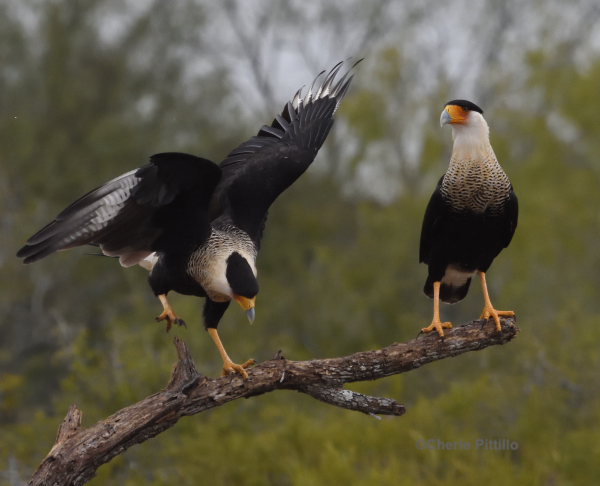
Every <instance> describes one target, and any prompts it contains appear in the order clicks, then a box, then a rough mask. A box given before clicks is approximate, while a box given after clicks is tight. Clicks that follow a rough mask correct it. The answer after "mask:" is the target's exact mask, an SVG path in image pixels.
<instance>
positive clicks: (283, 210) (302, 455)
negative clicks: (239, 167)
mask: <svg viewBox="0 0 600 486" xmlns="http://www.w3.org/2000/svg"><path fill="white" fill-rule="evenodd" d="M351 56H352V57H354V58H358V57H363V56H364V57H366V60H365V61H364V63H363V65H362V66H361V68H360V69H359V72H358V75H357V76H356V78H355V81H354V83H353V86H352V89H351V90H350V92H349V94H348V96H347V98H346V100H345V101H344V103H343V104H342V107H341V109H340V111H339V113H338V114H336V123H335V125H334V128H333V130H332V132H331V134H330V136H329V139H328V140H327V142H326V144H325V146H324V147H323V149H322V150H321V153H320V154H319V156H318V158H317V160H316V162H315V163H314V165H313V166H312V167H311V169H310V170H309V171H308V173H307V174H306V175H305V176H303V177H302V178H301V179H300V180H299V181H298V183H297V184H295V185H294V186H293V187H292V188H291V189H290V190H288V191H287V192H286V193H285V194H284V195H283V196H282V197H281V198H280V199H279V200H278V201H277V203H276V204H275V205H274V207H273V208H272V210H271V213H270V217H269V221H268V224H267V229H266V232H265V236H264V239H263V248H262V251H261V253H260V255H259V259H258V268H259V281H260V285H261V293H260V295H259V297H258V299H257V319H256V322H255V324H254V325H253V326H251V327H250V326H248V325H247V322H245V316H244V315H243V313H241V312H236V310H235V309H233V310H231V311H230V312H228V313H227V314H226V317H225V319H224V320H223V321H222V325H221V327H220V331H221V335H222V337H223V340H224V342H225V343H226V344H227V349H228V351H229V353H230V355H231V356H232V357H233V359H234V360H238V361H241V360H244V359H246V358H248V357H250V356H253V357H255V358H256V359H258V360H259V361H263V360H265V359H269V358H270V357H271V356H272V355H273V354H274V353H275V352H276V351H277V350H279V349H282V350H283V353H284V355H285V356H287V357H288V358H291V359H310V358H313V357H333V356H342V355H345V354H349V353H352V352H355V351H360V350H367V349H374V348H380V347H383V346H386V345H389V344H391V343H392V342H394V341H404V340H408V339H410V338H413V337H414V336H415V335H416V333H417V332H418V330H419V329H420V328H421V327H423V326H424V325H427V324H429V322H430V321H431V312H432V303H431V301H430V300H429V299H427V298H426V297H425V296H424V295H423V294H422V286H423V283H424V280H425V275H426V267H425V266H424V265H419V264H418V241H419V233H420V224H421V220H422V216H423V212H424V209H425V206H426V204H427V201H428V199H429V196H430V194H431V192H432V191H433V189H434V187H435V183H436V181H437V179H438V178H439V177H440V175H441V174H442V173H443V172H444V170H445V168H446V167H447V164H448V161H449V158H450V151H451V136H450V130H449V129H446V130H440V129H439V125H438V117H439V114H440V112H441V110H442V107H443V104H444V103H445V102H446V101H447V100H448V99H453V98H466V99H470V100H473V101H475V102H476V103H478V104H479V105H480V106H482V107H483V109H484V110H485V114H486V118H487V120H488V123H489V125H490V128H491V139H492V145H493V147H494V149H495V151H496V154H497V155H498V158H499V160H500V162H501V164H502V165H503V167H504V169H505V171H506V172H507V174H508V175H509V177H510V179H511V181H512V182H513V186H514V187H515V191H516V192H517V195H518V197H519V202H520V222H519V227H518V229H517V232H516V235H515V238H514V240H513V243H512V244H511V246H510V247H509V248H508V249H507V250H505V251H504V252H503V253H502V254H501V256H500V257H499V258H498V259H497V260H496V262H495V264H494V265H493V266H492V268H491V271H490V273H489V276H488V284H489V287H490V290H491V296H492V301H493V302H494V303H495V305H496V306H497V307H498V308H501V309H503V308H507V309H514V310H515V312H516V314H517V316H518V319H519V320H518V323H519V326H520V327H521V333H520V335H519V338H518V339H517V340H516V341H514V342H513V343H511V344H510V345H509V346H506V347H503V348H497V349H487V350H485V351H483V352H481V353H470V354H469V355H466V356H461V357H459V358H457V359H455V360H450V361H444V362H441V363H433V364H431V365H429V366H427V367H425V368H423V369H419V370H415V371H413V372H411V373H409V374H406V375H402V376H396V377H392V378H388V379H386V380H381V381H378V382H375V383H366V384H358V385H356V386H355V387H354V389H356V390H357V391H361V392H364V393H370V394H377V395H383V396H389V397H393V398H395V399H397V400H399V401H401V402H403V403H405V404H406V405H407V408H408V413H407V414H406V415H405V416H404V417H402V418H384V419H383V420H382V421H376V420H373V419H372V418H371V417H367V416H364V415H360V414H357V413H352V412H346V411H343V410H340V409H337V408H332V407H329V406H327V405H324V404H321V403H318V402H315V401H314V400H312V399H310V398H307V397H304V396H302V395H299V394H294V393H283V392H278V393H274V394H270V395H267V396H261V397H255V398H253V399H252V400H247V401H238V402H234V403H231V404H228V405H227V406H225V407H223V408H221V409H217V410H213V411H211V412H209V413H204V414H202V415H200V416H196V417H191V418H187V419H183V420H182V421H180V422H179V423H178V424H177V426H176V427H175V428H174V429H171V430H169V431H168V432H166V433H164V434H162V435H160V436H159V437H157V438H155V439H153V440H151V441H149V442H146V443H145V444H143V445H141V446H135V447H133V448H132V449H130V450H129V451H127V452H126V453H125V454H123V455H121V456H119V457H118V458H116V459H115V460H113V461H112V462H110V463H109V464H107V465H105V466H102V467H101V468H100V469H99V471H98V477H97V478H96V479H94V480H93V481H92V482H91V483H90V484H96V485H100V484H123V485H138V484H144V485H171V484H181V485H205V484H206V485H208V484H211V485H213V484H224V485H303V484H311V485H312V484H315V485H321V484H323V485H325V484H327V485H337V484H340V485H342V484H343V485H346V484H358V485H373V484H394V485H397V484H406V485H415V484H427V485H431V484H440V485H441V484H455V483H460V484H465V485H471V484H472V485H475V484H481V483H484V484H488V485H504V484H507V483H510V484H519V485H521V484H522V485H531V484H540V485H558V484H561V485H562V484H573V485H574V484H593V483H595V481H597V478H598V477H600V447H599V446H598V443H599V442H600V425H599V423H600V421H599V419H600V374H599V371H598V370H599V369H600V359H599V353H598V346H599V345H598V339H597V337H595V336H597V329H598V327H597V326H598V324H599V321H600V319H599V318H598V315H599V312H600V299H599V298H598V289H599V288H600V245H599V244H598V242H599V241H600V191H599V179H600V161H599V154H600V117H599V116H598V114H599V113H600V8H598V4H597V1H595V0H577V1H571V2H562V1H559V0H544V1H542V0H538V1H532V2H527V3H524V2H520V1H516V0H515V1H507V2H502V3H501V2H494V1H492V0H485V1H481V2H476V3H475V2H465V1H460V0H456V1H450V2H445V3H443V4H442V3H440V2H435V1H433V0H424V1H423V0H421V1H417V0H408V1H405V2H394V1H391V0H388V1H385V0H383V1H379V2H367V1H358V0H353V1H341V0H340V1H335V2H317V1H302V0H294V1H282V2H276V3H274V2H267V1H257V0H253V1H250V2H244V1H242V0H227V1H223V2H209V1H200V0H196V1H195V0H178V1H174V2H164V1H160V0H146V1H142V2H139V1H135V2H134V1H133V0H129V1H125V2H123V1H117V0H91V1H90V0H73V1H69V2H62V1H59V0H54V1H45V2H42V1H39V0H0V232H1V238H2V245H1V246H0V272H1V275H2V278H1V279H0V312H1V314H2V316H3V319H2V320H1V321H0V336H1V337H0V483H1V484H7V485H11V486H12V485H16V484H22V483H23V482H24V481H25V479H26V478H27V477H28V476H29V475H30V474H31V473H32V472H33V470H34V468H35V467H36V466H37V465H38V464H39V463H40V461H41V460H42V459H43V457H44V456H45V455H46V454H47V452H48V451H49V449H50V448H51V446H52V444H53V442H54V438H55V433H56V429H57V427H58V424H59V423H60V421H61V420H62V418H63V417H64V415H65V413H66V412H67V410H68V406H69V404H70V403H76V404H77V406H78V407H79V408H80V409H81V410H82V411H83V413H84V415H83V417H84V420H83V425H84V426H89V425H91V424H93V423H95V422H96V421H98V420H100V419H103V418H105V417H106V416H108V415H109V414H111V413H113V412H115V411H116V410H118V409H120V408H122V407H124V406H126V405H129V404H131V403H134V402H136V401H138V400H140V399H142V398H144V397H146V396H147V395H149V394H151V393H153V392H155V391H157V390H159V389H160V388H162V387H164V386H165V385H166V383H167V381H168V378H169V375H170V371H171V365H172V363H173V362H174V361H175V359H176V356H175V351H174V348H173V345H172V343H171V340H172V336H167V335H165V332H164V324H162V323H161V324H156V323H154V321H153V318H154V316H155V315H157V314H158V313H159V311H160V310H161V309H160V305H159V303H158V301H157V300H156V299H155V298H154V296H153V295H152V293H151V291H150V289H149V287H148V286H147V284H146V274H145V271H143V270H142V269H139V268H133V269H128V270H124V269H121V268H120V267H119V265H118V263H117V262H115V261H114V260H110V259H103V258H93V257H89V256H86V255H84V253H85V251H86V250H82V249H78V250H72V251H70V252H66V253H61V254H56V255H53V256H52V257H50V258H48V259H45V260H43V261H41V262H39V263H37V264H35V265H32V266H27V267H24V266H22V265H21V263H20V261H19V260H17V259H16V258H15V256H14V255H15V253H16V251H17V250H18V248H20V246H22V244H23V243H24V241H25V240H26V238H27V237H29V236H30V235H31V234H32V233H33V232H34V231H36V230H38V229H39V228H40V227H41V226H43V225H44V224H46V223H47V222H48V221H50V220H51V219H52V218H54V216H55V215H56V214H57V213H58V212H59V211H60V210H61V209H63V208H64V207H65V206H66V205H67V204H69V203H70V202H72V201H73V200H74V199H76V198H77V197H79V196H80V195H82V194H84V193H85V192H87V191H88V190H90V189H91V188H93V187H96V186H97V185H99V184H101V183H103V182H105V181H106V180H108V179H110V178H113V177H115V176H117V175H119V174H122V173H124V172H126V171H128V170H131V169H133V168H135V167H139V166H141V165H143V164H144V163H145V162H146V160H147V159H148V157H149V156H150V155H152V154H154V153H157V152H161V151H188V152H191V153H194V154H197V155H201V156H204V157H207V158H210V159H212V160H214V161H220V160H221V159H222V158H224V157H225V155H226V154H227V153H228V151H229V150H231V149H232V148H234V147H235V146H237V145H238V144H239V143H240V142H242V141H244V140H246V139H247V138H249V137H250V136H251V135H253V134H255V133H256V132H257V130H258V129H259V128H260V126H261V125H262V124H264V123H269V122H270V121H271V120H272V118H273V115H274V114H275V113H276V112H279V111H280V110H281V109H282V108H283V106H284V103H285V101H286V100H288V99H290V98H291V96H292V95H293V94H294V93H295V91H296V90H297V89H298V88H299V87H300V86H302V85H307V84H309V83H310V82H311V81H312V77H314V75H315V74H316V73H318V72H319V71H321V70H322V69H328V68H330V67H331V66H333V64H335V62H337V61H338V60H343V59H347V58H348V57H351ZM172 302H173V305H174V307H175V308H176V309H177V312H178V313H179V314H180V315H182V316H184V317H185V319H186V321H187V323H188V327H189V328H188V329H187V330H184V329H176V330H175V332H176V334H177V335H179V336H180V337H182V338H183V339H185V341H186V343H187V345H188V346H189V347H190V349H191V351H192V355H193V357H194V360H195V362H196V365H197V367H198V369H199V370H200V371H201V372H203V373H206V374H209V375H212V376H214V375H216V374H217V373H218V372H219V369H220V359H219V356H218V354H217V352H216V350H215V348H214V345H213V344H212V342H211V340H210V339H208V338H207V336H206V335H205V334H204V331H203V328H202V324H201V305H202V301H201V300H199V299H194V298H191V297H180V296H174V297H173V300H172ZM482 306H483V300H482V297H481V290H480V289H479V286H478V285H474V286H473V288H472V290H471V293H470V295H469V296H468V298H467V299H466V300H465V301H463V302H462V303H460V304H458V305H456V306H452V307H450V306H443V307H442V316H443V318H447V319H449V320H451V321H452V322H453V323H454V324H455V325H457V324H460V323H462V322H466V321H469V320H471V319H473V318H476V317H478V316H479V314H480V312H481V309H482ZM490 331H491V327H490ZM431 438H433V439H436V440H437V439H440V440H442V441H444V442H447V441H458V440H461V439H462V441H470V442H471V443H472V444H474V443H475V440H476V439H490V440H494V439H503V438H504V439H509V440H510V441H513V442H517V443H518V449H517V450H512V451H489V450H488V451H485V450H474V449H473V448H472V449H471V450H469V451H465V450H463V451H444V450H425V451H422V450H418V449H417V448H416V447H415V441H416V440H418V439H426V440H427V439H431Z"/></svg>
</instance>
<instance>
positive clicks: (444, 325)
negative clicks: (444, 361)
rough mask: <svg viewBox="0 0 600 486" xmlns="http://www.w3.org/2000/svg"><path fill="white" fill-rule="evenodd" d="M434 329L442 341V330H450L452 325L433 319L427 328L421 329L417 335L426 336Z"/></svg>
mask: <svg viewBox="0 0 600 486" xmlns="http://www.w3.org/2000/svg"><path fill="white" fill-rule="evenodd" d="M434 329H435V330H436V331H437V333H438V334H439V335H440V337H441V338H442V340H443V339H444V331H443V329H452V324H450V323H449V322H441V321H440V319H439V318H437V319H436V318H434V319H433V321H431V324H430V325H429V326H428V327H424V328H423V329H421V332H420V333H419V335H421V334H427V333H428V332H431V331H433V330H434Z"/></svg>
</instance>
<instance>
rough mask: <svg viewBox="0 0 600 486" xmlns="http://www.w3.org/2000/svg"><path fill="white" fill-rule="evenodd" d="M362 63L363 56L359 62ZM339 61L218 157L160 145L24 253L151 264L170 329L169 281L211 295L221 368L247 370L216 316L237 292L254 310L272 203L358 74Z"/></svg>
mask: <svg viewBox="0 0 600 486" xmlns="http://www.w3.org/2000/svg"><path fill="white" fill-rule="evenodd" d="M355 65H356V64H355ZM341 66H342V63H339V64H337V65H336V66H335V67H334V68H333V69H332V70H331V71H330V72H329V74H328V75H327V76H325V78H324V80H323V82H322V83H321V84H320V86H319V87H318V88H316V89H315V83H316V82H317V80H318V79H319V77H321V75H322V74H323V73H324V72H322V73H321V74H319V76H317V79H315V81H314V82H313V84H312V86H311V87H310V89H309V90H308V92H307V94H306V96H304V97H303V95H302V90H299V91H298V92H297V93H296V95H295V96H294V98H293V100H292V101H291V102H288V103H287V104H286V106H285V108H284V110H283V112H282V113H281V115H277V116H276V117H275V119H274V120H273V123H272V124H271V125H270V126H266V125H265V126H263V127H262V128H261V129H260V131H259V132H258V135H256V136H255V137H252V138H251V139H250V140H248V141H247V142H244V143H242V144H241V145H240V146H239V147H237V148H236V149H235V150H233V151H232V152H231V153H230V154H229V155H228V156H227V158H226V159H225V160H224V161H223V162H221V164H220V165H216V164H214V163H213V162H211V161H209V160H206V159H202V158H200V157H196V156H194V155H188V154H183V153H162V154H157V155H154V156H152V157H151V158H150V163H149V164H147V165H145V166H143V167H141V168H139V169H136V170H132V171H130V172H127V173H126V174H123V175H122V176H120V177H117V178H116V179H113V180H111V181H109V182H107V183H106V184H104V185H102V186H100V187H98V188H97V189H94V190H93V191H91V192H89V193H88V194H86V195H85V196H83V197H81V198H80V199H78V200H77V201H75V202H74V203H73V204H71V205H70V206H69V207H68V208H66V209H65V210H64V211H62V212H61V213H60V214H59V215H58V216H57V217H56V219H55V220H54V221H52V222H51V223H50V224H48V225H47V226H46V227H44V228H43V229H41V230H40V231H38V232H37V233H36V234H35V235H33V236H32V237H31V238H29V240H27V243H26V245H25V246H24V247H23V248H21V249H20V250H19V252H18V253H17V256H18V257H19V258H24V263H26V264H28V263H33V262H35V261H37V260H40V259H42V258H44V257H46V256H48V255H50V254H51V253H53V252H55V251H60V250H66V249H69V248H75V247H78V246H82V245H96V246H99V247H100V249H101V250H102V253H103V254H104V255H107V256H114V257H119V261H120V263H121V265H122V266H124V267H129V266H132V265H135V264H139V265H140V266H142V267H144V268H146V269H147V270H149V272H150V274H149V277H148V282H149V284H150V287H151V288H152V290H153V292H154V294H155V295H156V296H157V297H158V298H159V299H160V302H161V303H162V306H163V309H164V310H163V312H162V313H161V314H160V315H159V316H158V317H157V318H156V320H157V321H162V320H164V321H166V325H167V331H168V330H169V329H170V328H171V326H172V325H173V324H175V325H184V321H183V320H182V319H181V318H180V317H179V316H178V315H177V314H175V312H174V311H173V309H172V307H171V306H170V305H169V302H168V300H167V294H168V293H169V291H174V292H177V293H180V294H184V295H193V296H197V297H206V301H205V305H204V311H203V320H204V325H205V328H206V329H207V331H208V332H209V334H210V336H211V337H212V339H213V340H214V342H215V345H216V346H217V349H218V350H219V353H220V354H221V358H222V359H223V373H222V374H234V373H238V374H240V375H241V376H242V377H243V378H244V379H246V378H247V376H248V375H247V372H246V370H245V368H247V367H248V366H250V365H252V364H254V361H253V360H248V361H246V362H245V363H243V364H241V365H238V364H235V363H233V362H232V360H231V359H230V358H229V356H228V355H227V353H226V352H225V349H224V347H223V345H222V344H221V341H220V339H219V335H218V333H217V326H218V325H219V321H220V320H221V318H222V316H223V314H224V313H225V311H226V310H227V308H228V306H229V303H230V302H231V301H232V300H234V301H235V302H237V303H238V304H239V306H240V307H241V308H242V309H243V310H244V311H245V312H246V315H247V317H248V319H249V321H250V323H252V322H253V320H254V315H255V311H254V306H255V299H256V295H257V294H258V282H257V278H256V276H257V271H256V256H257V253H258V250H259V247H260V240H261V237H262V233H263V229H264V227H265V221H266V218H267V212H268V210H269V207H270V206H271V204H272V203H273V202H274V201H275V199H276V198H277V197H278V196H279V195H280V194H281V193H282V192H283V191H284V190H285V189H287V188H288V187H289V186H290V185H291V184H292V183H293V182H294V181H295V180H296V179H297V178H298V177H300V176H301V175H302V174H303V173H304V171H306V170H307V169H308V167H309V166H310V164H311V163H312V162H313V160H314V159H315V157H316V155H317V152H318V151H319V149H320V148H321V145H323V142H325V139H326V138H327V135H328V133H329V130H330V129H331V126H332V125H333V119H332V116H333V114H334V113H335V111H336V110H337V108H338V106H339V105H340V103H341V101H342V99H343V98H344V95H345V94H346V92H347V90H348V87H349V86H350V82H351V81H352V77H353V76H352V75H349V74H350V73H349V72H346V74H345V75H344V76H343V77H342V78H341V79H340V80H339V81H337V82H336V80H335V78H336V75H337V74H338V72H339V70H340V68H341Z"/></svg>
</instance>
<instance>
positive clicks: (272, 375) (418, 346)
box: [28, 319, 518, 486]
mask: <svg viewBox="0 0 600 486" xmlns="http://www.w3.org/2000/svg"><path fill="white" fill-rule="evenodd" d="M482 322H483V321H472V322H470V323H468V324H465V325H463V326H460V327H456V328H454V329H452V330H449V331H448V332H447V333H446V339H445V340H444V341H443V342H442V341H441V340H440V339H439V337H438V336H437V334H435V333H431V334H430V335H427V336H422V337H420V338H418V339H413V340H411V341H408V342H406V343H402V344H398V343H394V344H392V345H391V346H388V347H387V348H383V349H379V350H376V351H365V352H361V353H356V354H353V355H351V356H346V357H343V358H330V359H315V360H311V361H289V360H287V359H285V358H284V357H283V356H281V354H280V353H278V354H277V355H276V356H274V357H273V358H272V359H271V360H269V361H266V362H264V363H261V364H259V365H257V366H256V367H254V368H252V369H251V370H249V372H248V380H247V381H246V382H244V381H242V379H241V378H240V377H238V376H235V377H234V378H233V379H231V378H229V377H220V378H208V377H206V376H203V375H201V374H200V373H198V371H197V370H196V367H195V366H194V363H193V361H192V357H191V355H190V353H189V351H188V349H187V347H186V346H185V344H184V342H183V341H182V340H180V339H179V338H177V337H175V338H174V343H175V348H176V349H177V355H178V362H177V364H176V365H175V367H174V369H173V373H172V375H171V379H170V381H169V384H168V385H167V387H166V388H165V389H164V390H162V391H160V392H158V393H155V394H154V395H151V396H149V397H148V398H146V399H144V400H142V401H140V402H138V403H136V404H134V405H131V406H129V407H126V408H124V409H122V410H119V411H118V412H117V413H115V414H114V415H111V416H110V417H108V418H107V419H106V420H103V421H101V422H98V423H97V424H95V425H93V426H92V427H90V428H88V429H86V428H83V427H81V412H80V411H79V410H77V408H76V407H75V405H71V408H70V410H69V412H68V413H67V416H66V418H65V420H64V421H63V423H62V424H61V425H60V427H59V429H58V434H57V437H56V444H55V445H54V447H52V450H51V451H50V453H49V454H48V456H47V457H46V458H45V459H44V460H43V461H42V463H41V464H40V466H39V467H38V468H37V470H36V471H35V473H34V475H33V476H32V477H31V479H30V480H29V482H28V484H29V485H30V486H33V485H36V486H38V485H81V484H84V483H85V482H87V481H89V480H90V479H91V478H93V477H94V475H95V473H96V470H97V469H98V467H99V466H101V465H102V464H104V463H106V462H108V461H110V460H111V459H112V458H113V457H115V456H117V455H119V454H121V453H122V452H124V451H125V450H127V449H128V448H129V447H131V446H132V445H134V444H139V443H142V442H144V441H146V440H148V439H150V438H152V437H155V436H156V435H158V434H160V433H161V432H163V431H164V430H166V429H168V428H170V427H173V426H174V425H175V424H176V423H177V421H178V420H179V419H180V418H181V417H184V416H187V415H194V414H197V413H200V412H203V411H205V410H208V409H210V408H213V407H218V406H220V405H223V404H225V403H227V402H231V401H233V400H237V399H238V398H250V397H252V396H255V395H261V394H263V393H268V392H271V391H274V390H297V391H299V392H302V393H305V394H307V395H310V396H311V397H313V398H316V399H317V400H320V401H322V402H325V403H329V404H331V405H335V406H338V407H342V408H346V409H348V410H356V411H359V412H363V413H366V414H370V415H377V414H380V415H396V416H399V415H402V414H404V412H405V409H404V405H401V404H399V403H397V402H396V401H395V400H392V399H390V398H379V397H369V396H366V395H362V394H360V393H356V392H353V391H350V390H344V389H343V388H342V387H343V386H344V384H345V383H351V382H355V381H367V380H376V379H379V378H383V377H386V376H391V375H395V374H398V373H405V372H407V371H410V370H413V369H415V368H419V367H420V366H422V365H424V364H427V363H431V362H432V361H438V360H440V359H444V358H449V357H454V356H458V355H459V354H463V353H467V352H469V351H478V350H480V349H483V348H486V347H488V346H493V345H496V344H505V343H507V342H509V341H510V340H512V339H513V338H514V337H515V336H516V334H517V332H518V328H517V327H516V326H515V321H514V319H502V331H501V332H500V333H496V332H494V331H493V326H492V325H487V326H484V327H482Z"/></svg>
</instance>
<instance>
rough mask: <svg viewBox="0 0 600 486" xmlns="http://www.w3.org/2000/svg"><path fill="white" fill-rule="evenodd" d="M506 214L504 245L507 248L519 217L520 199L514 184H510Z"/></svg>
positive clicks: (505, 207) (505, 208)
mask: <svg viewBox="0 0 600 486" xmlns="http://www.w3.org/2000/svg"><path fill="white" fill-rule="evenodd" d="M504 215H505V221H506V233H505V235H506V236H505V238H504V240H503V242H502V246H503V247H504V248H506V247H507V246H508V245H509V244H510V241H511V240H512V237H513V235H514V234H515V230H516V229H517V220H518V219H519V201H518V200H517V196H516V194H515V192H514V191H513V187H512V185H511V186H510V193H509V195H508V200H507V201H506V205H505V206H504Z"/></svg>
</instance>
